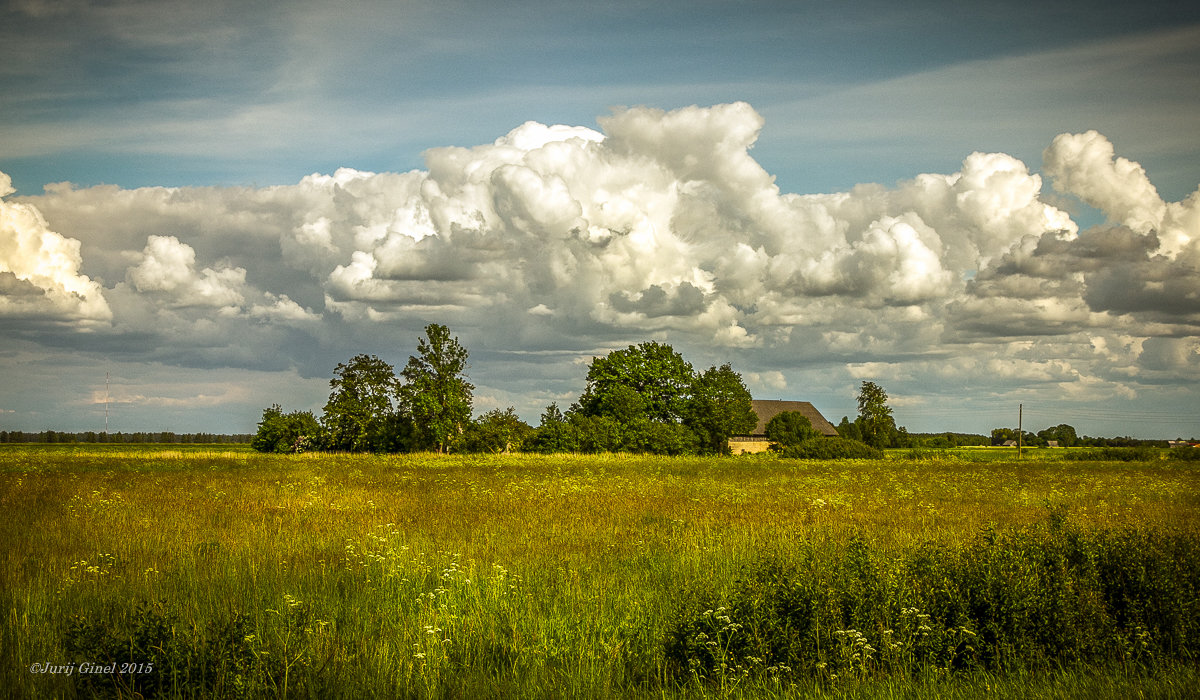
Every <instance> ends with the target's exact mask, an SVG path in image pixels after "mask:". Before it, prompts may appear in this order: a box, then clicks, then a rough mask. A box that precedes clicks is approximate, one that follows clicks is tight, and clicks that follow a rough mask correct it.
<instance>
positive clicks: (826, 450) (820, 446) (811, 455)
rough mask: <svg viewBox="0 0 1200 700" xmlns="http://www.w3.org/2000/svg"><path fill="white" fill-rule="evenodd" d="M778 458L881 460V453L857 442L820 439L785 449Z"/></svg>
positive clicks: (806, 441) (843, 439) (828, 438)
mask: <svg viewBox="0 0 1200 700" xmlns="http://www.w3.org/2000/svg"><path fill="white" fill-rule="evenodd" d="M779 456H781V457H787V458H790V459H883V452H881V451H879V450H877V449H875V448H874V447H871V446H870V445H867V444H866V443H863V442H859V441H858V440H847V439H845V438H835V437H821V438H815V439H812V440H805V441H804V442H802V443H800V444H798V445H790V446H788V447H785V448H784V449H783V450H781V451H780V453H779Z"/></svg>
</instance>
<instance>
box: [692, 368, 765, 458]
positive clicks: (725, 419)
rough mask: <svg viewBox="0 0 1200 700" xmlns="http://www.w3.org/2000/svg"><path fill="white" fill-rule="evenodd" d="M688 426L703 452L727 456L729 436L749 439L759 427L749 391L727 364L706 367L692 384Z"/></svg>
mask: <svg viewBox="0 0 1200 700" xmlns="http://www.w3.org/2000/svg"><path fill="white" fill-rule="evenodd" d="M686 422H687V425H688V427H689V428H691V429H692V431H693V432H694V433H696V436H697V438H699V440H700V444H701V448H702V449H703V450H704V451H705V452H710V453H714V454H724V453H726V452H729V437H730V436H731V435H748V434H749V433H750V432H751V431H753V430H754V426H755V425H757V424H758V415H757V414H755V413H754V403H753V400H752V399H751V397H750V391H749V390H748V389H747V388H746V385H745V384H744V383H743V382H742V376H741V375H740V374H738V373H737V372H735V371H733V367H731V366H730V365H729V363H725V364H723V365H721V366H720V367H709V368H708V369H707V370H705V371H704V372H702V373H701V374H700V375H699V376H698V377H696V381H695V382H694V383H693V384H692V399H691V402H690V404H689V405H688V416H687V421H686Z"/></svg>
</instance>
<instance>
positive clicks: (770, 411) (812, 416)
mask: <svg viewBox="0 0 1200 700" xmlns="http://www.w3.org/2000/svg"><path fill="white" fill-rule="evenodd" d="M751 404H752V405H753V408H754V413H755V415H757V416H758V425H756V426H754V432H753V433H751V434H750V435H735V436H733V437H731V438H729V449H730V451H732V452H733V454H735V455H737V454H751V453H756V452H766V451H767V450H768V449H769V448H770V444H771V443H770V441H769V440H767V423H769V422H771V419H772V418H774V417H775V416H777V415H779V414H780V413H783V412H784V411H795V412H797V413H799V414H801V415H803V416H804V417H805V418H807V419H808V422H809V423H812V427H813V428H815V429H816V431H817V432H818V433H820V434H822V435H824V436H826V437H837V434H838V432H837V428H835V427H833V424H832V423H830V422H829V421H827V420H825V416H823V415H821V412H820V411H818V410H817V409H816V407H815V406H813V405H812V404H811V403H809V402H807V401H771V400H763V399H754V400H753V401H751Z"/></svg>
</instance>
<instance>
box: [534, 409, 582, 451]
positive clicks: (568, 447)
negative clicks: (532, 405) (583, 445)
mask: <svg viewBox="0 0 1200 700" xmlns="http://www.w3.org/2000/svg"><path fill="white" fill-rule="evenodd" d="M526 447H527V448H528V449H531V450H533V451H535V452H541V453H543V454H551V453H555V452H578V451H579V436H578V434H577V433H576V430H575V428H574V426H572V425H571V424H570V423H568V422H567V417H566V416H565V415H564V414H563V412H562V410H561V409H559V407H558V404H557V403H552V404H550V405H549V406H547V407H546V410H545V411H543V412H542V417H541V422H540V423H539V424H538V427H537V428H536V429H535V431H534V434H533V435H532V436H530V438H529V439H528V440H527V441H526Z"/></svg>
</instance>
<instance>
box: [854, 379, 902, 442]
mask: <svg viewBox="0 0 1200 700" xmlns="http://www.w3.org/2000/svg"><path fill="white" fill-rule="evenodd" d="M887 400H888V395H887V392H885V391H884V390H883V387H881V386H879V385H878V384H876V383H875V382H863V383H862V387H861V388H860V389H859V392H858V421H857V423H858V429H859V432H860V433H861V434H862V440H863V442H865V443H867V444H868V445H870V446H871V447H874V448H876V449H883V448H885V447H890V446H891V445H892V443H893V441H894V440H895V435H896V421H895V419H894V418H893V417H892V409H891V407H890V406H888V404H887Z"/></svg>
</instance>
